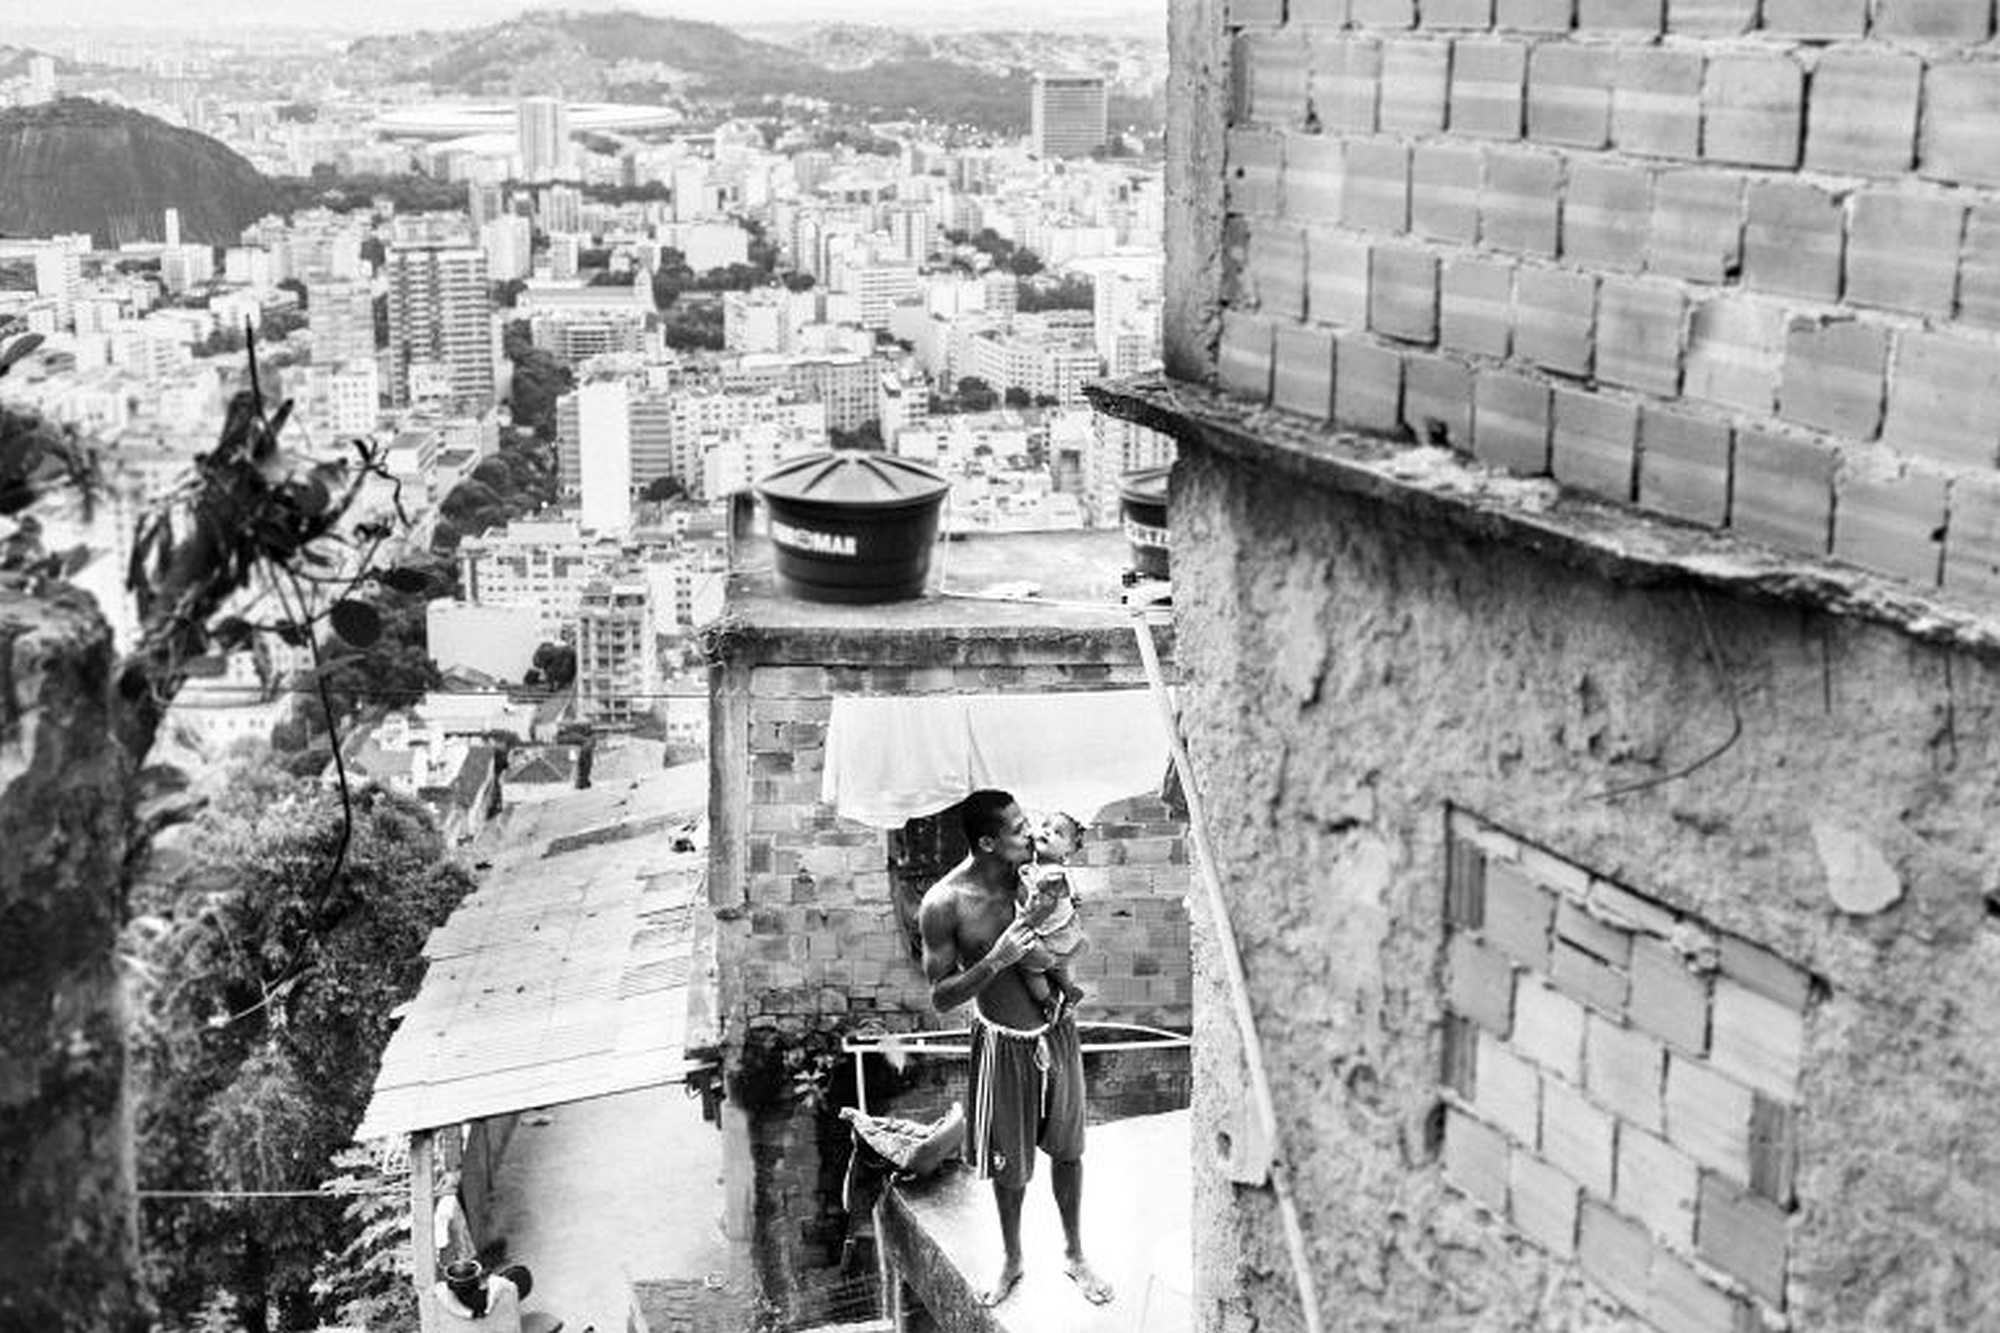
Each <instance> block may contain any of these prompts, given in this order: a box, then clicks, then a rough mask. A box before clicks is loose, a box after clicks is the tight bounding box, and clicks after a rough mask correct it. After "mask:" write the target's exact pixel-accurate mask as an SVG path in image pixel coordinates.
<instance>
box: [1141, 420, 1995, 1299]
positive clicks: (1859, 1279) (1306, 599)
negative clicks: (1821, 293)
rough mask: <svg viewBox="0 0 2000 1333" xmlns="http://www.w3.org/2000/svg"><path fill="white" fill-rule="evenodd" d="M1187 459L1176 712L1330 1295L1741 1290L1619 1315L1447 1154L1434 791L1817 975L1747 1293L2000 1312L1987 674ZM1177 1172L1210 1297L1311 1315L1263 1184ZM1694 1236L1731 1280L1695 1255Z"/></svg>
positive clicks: (1229, 1045)
mask: <svg viewBox="0 0 2000 1333" xmlns="http://www.w3.org/2000/svg"><path fill="white" fill-rule="evenodd" d="M1176 487H1177V490H1176V496H1175V508H1174V523H1175V530H1176V537H1177V545H1176V551H1175V559H1176V570H1175V578H1176V585H1177V586H1176V603H1177V606H1178V608H1179V624H1178V627H1177V628H1178V633H1179V638H1178V645H1179V646H1178V657H1179V661H1180V665H1181V670H1182V672H1183V677H1184V679H1185V680H1186V681H1187V682H1188V684H1187V689H1188V692H1189V700H1188V706H1187V709H1186V717H1187V718H1188V720H1189V721H1188V725H1189V728H1190V731H1191V747H1192V750H1193V754H1194V760H1195V764H1196V767H1197V770H1198V774H1199V777H1200V781H1201V784H1202V789H1203V791H1204V793H1205V795H1206V798H1207V800H1208V803H1209V807H1210V817H1211V824H1212V828H1211V829H1210V832H1211V834H1212V836H1213V838H1214V841H1215V843H1216V846H1217V848H1218V852H1219V860H1220V863H1221V868H1222V873H1223V876H1224V878H1225V880H1226V881H1227V883H1228V885H1229V891H1230V896H1231V905H1232V913H1233V916H1234V920H1235V924H1236V929H1237V932H1238V934H1239V936H1240V938H1241V942H1242V947H1243V954H1244V960H1243V961H1244V964H1245V968H1246V970H1247V972H1248V975H1249V977H1250V978H1251V985H1252V988H1253V991H1254V997H1255V1007H1256V1010H1257V1014H1258V1017H1259V1020H1260V1024H1261V1026H1262V1028H1263V1033H1264V1037H1263V1040H1264V1044H1265V1050H1266V1056H1267V1060H1268V1063H1269V1067H1270V1069H1271V1070H1272V1074H1273V1078H1274V1081H1275V1085H1276V1087H1275V1090H1276V1099H1277V1103H1278V1107H1279V1115H1280V1120H1281V1123H1282V1130H1283V1134H1284V1137H1285V1139H1286V1141H1287V1142H1288V1143H1289V1144H1291V1145H1293V1153H1292V1157H1293V1159H1294V1161H1295V1163H1296V1168H1297V1171H1298V1173H1299V1184H1300V1195H1301V1198H1302V1200H1303V1205H1304V1215H1305V1216H1304V1221H1305V1228H1306V1231H1307V1234H1308V1235H1309V1237H1310V1248H1311V1253H1312V1257H1313V1263H1314V1266H1315V1269H1316V1272H1317V1277H1318V1286H1319V1290H1320V1291H1321V1292H1322V1293H1324V1294H1325V1299H1324V1304H1325V1306H1326V1308H1325V1310H1324V1314H1325V1317H1326V1326H1327V1327H1329V1328H1337V1329H1385V1330H1386V1329H1407V1328H1417V1327H1465V1328H1470V1327H1478V1328H1500V1327H1520V1328H1537V1329H1612V1328H1617V1329H1640V1328H1649V1327H1650V1328H1663V1329H1673V1330H1679V1329H1709V1328H1714V1329H1716V1330H1717V1333H1737V1330H1738V1329H1740V1328H1741V1327H1743V1325H1741V1324H1739V1323H1737V1322H1736V1321H1737V1320H1739V1319H1740V1318H1742V1317H1744V1316H1743V1314H1742V1311H1743V1310H1744V1309H1746V1308H1747V1307H1746V1306H1744V1305H1742V1304H1741V1303H1736V1302H1727V1301H1725V1302H1722V1303H1720V1304H1716V1303H1709V1304H1689V1305H1687V1306H1684V1307H1683V1306H1674V1305H1673V1304H1672V1302H1654V1303H1653V1304H1651V1305H1649V1306H1648V1309H1647V1315H1648V1317H1647V1318H1643V1319H1642V1318H1641V1317H1640V1316H1639V1315H1637V1314H1635V1313H1633V1312H1632V1311H1631V1310H1630V1309H1629V1308H1627V1307H1628V1306H1629V1305H1631V1304H1639V1303H1645V1302H1648V1301H1653V1297H1652V1296H1650V1295H1648V1294H1647V1292H1648V1291H1650V1290H1651V1289H1649V1288H1642V1290H1641V1291H1639V1292H1626V1291H1614V1290H1612V1289H1610V1288H1608V1287H1607V1286H1606V1285H1605V1284H1604V1283H1603V1282H1602V1281H1601V1280H1594V1279H1593V1278H1592V1277H1587V1276H1585V1266H1584V1265H1580V1264H1579V1263H1577V1262H1576V1261H1574V1260H1572V1259H1570V1258H1568V1257H1565V1256H1563V1255H1562V1254H1560V1253H1559V1252H1557V1251H1556V1250H1552V1249H1551V1246H1550V1242H1549V1240H1548V1238H1547V1237H1543V1238H1540V1239H1536V1238H1531V1234H1530V1233H1529V1231H1527V1230H1526V1229H1524V1228H1523V1227H1522V1225H1521V1223H1520V1221H1519V1219H1518V1218H1517V1219H1515V1221H1514V1222H1513V1223H1512V1224H1509V1223H1508V1222H1507V1221H1503V1220H1502V1217H1503V1215H1504V1214H1503V1213H1502V1212H1501V1211H1500V1209H1499V1208H1498V1207H1497V1202H1498V1201H1497V1199H1494V1198H1489V1199H1488V1200H1487V1203H1486V1204H1485V1205H1482V1204H1481V1203H1480V1202H1479V1201H1478V1200H1477V1199H1476V1198H1474V1197H1472V1196H1471V1195H1469V1194H1468V1193H1467V1192H1466V1188H1465V1187H1467V1182H1466V1180H1464V1179H1463V1178H1462V1177H1461V1179H1460V1181H1459V1184H1458V1185H1456V1186H1455V1185H1453V1184H1452V1183H1450V1182H1449V1179H1448V1176H1449V1173H1448V1171H1447V1169H1446V1164H1445V1163H1444V1162H1443V1161H1442V1160H1441V1154H1442V1152H1443V1150H1444V1148H1445V1145H1446V1141H1447V1138H1448V1135H1449V1133H1450V1132H1451V1131H1450V1130H1449V1129H1448V1127H1447V1122H1446V1117H1445V1114H1444V1112H1445V1108H1446V1107H1447V1106H1448V1105H1450V1104H1451V1103H1452V1094H1449V1093H1447V1092H1446V1091H1445V1090H1444V1087H1443V1083H1444V1079H1445V1070H1444V1067H1443V1060H1444V1054H1445V1050H1444V1047H1445V1034H1446V1032H1447V1031H1448V1030H1449V1027H1450V1022H1449V1020H1450V1017H1451V1014H1452V1012H1453V1009H1452V1006H1451V1005H1450V1004H1448V999H1447V995H1448V992H1447V987H1448V985H1449V984H1450V973H1449V972H1448V968H1447V961H1446V951H1447V941H1448V938H1449V936H1450V930H1449V925H1448V922H1447V919H1446V913H1445V907H1446V887H1447V882H1448V868H1447V860H1448V857H1447V808H1448V806H1453V805H1455V806H1457V807H1462V808H1464V809H1466V810H1469V811H1476V812H1478V814H1479V815H1480V816H1482V817H1483V819H1484V820H1485V821H1489V822H1490V823H1491V824H1493V825H1497V826H1499V827H1500V828H1504V829H1506V830H1508V831H1510V832H1511V833H1513V834H1515V835H1518V836H1519V837H1520V838H1522V839H1526V840H1529V841H1530V842H1532V843H1534V844H1538V845H1539V846H1540V847H1542V848H1545V849H1547V850H1548V851H1549V852H1550V853H1552V854H1553V855H1554V856H1555V857H1558V858H1560V859H1561V860H1562V861H1565V862H1568V863H1571V864H1572V865H1574V866H1580V867H1585V868H1587V869H1588V870H1589V871H1590V872H1593V873H1595V874H1597V875H1601V876H1603V877H1605V878H1606V879H1608V880H1613V881H1616V882H1617V883H1619V884H1622V885H1625V886H1628V887H1629V888H1631V889H1633V890H1635V891H1637V892H1639V893H1642V894H1644V895H1646V896H1647V897H1649V898H1651V899H1653V900H1655V901H1656V902H1657V903H1659V904H1661V905H1663V907H1664V908H1665V909H1666V910H1668V911H1670V912H1671V913H1674V914H1677V915H1679V916H1683V917H1686V918H1688V919H1689V920H1691V921H1695V922H1699V923H1701V924H1702V925H1703V927H1704V928H1706V929H1708V930H1711V931H1713V932H1717V933H1718V934H1725V935H1728V936H1732V937H1734V938H1736V939H1738V940H1740V941H1743V942H1747V943H1749V944H1752V945H1755V946H1757V947H1758V948H1760V949H1763V950H1768V951H1769V952H1770V953H1771V954H1772V955H1775V956H1776V957H1778V958H1780V959H1783V960H1787V961H1788V963H1789V964H1790V965H1791V966H1792V967H1795V968H1797V969H1798V970H1799V972H1800V974H1803V975H1808V976H1810V977H1811V978H1812V979H1813V980H1812V982H1811V984H1810V991H1811V994H1810V996H1809V999H1808V1002H1807V1006H1806V1009H1805V1019H1804V1024H1803V1030H1802V1032H1801V1034H1800V1043H1801V1048H1800V1052H1799V1056H1798V1062H1799V1066H1800V1068H1799V1075H1798V1080H1797V1094H1796V1096H1797V1103H1796V1132H1797V1154H1796V1164H1797V1167H1796V1179H1795V1181H1794V1182H1793V1186H1794V1192H1795V1196H1796V1207H1795V1208H1794V1209H1793V1210H1791V1211H1789V1212H1786V1213H1785V1214H1784V1215H1783V1218H1782V1222H1781V1230H1782V1233H1783V1244H1784V1246H1785V1250H1786V1253H1785V1254H1784V1255H1783V1256H1782V1257H1781V1258H1780V1259H1779V1261H1778V1262H1779V1270H1778V1271H1779V1277H1778V1287H1777V1290H1776V1292H1775V1299H1774V1301H1773V1302H1770V1303H1771V1304H1775V1305H1777V1306H1781V1307H1782V1309H1783V1311H1784V1313H1785V1315H1786V1317H1787V1318H1789V1319H1790V1320H1791V1321H1792V1322H1791V1326H1792V1327H1796V1328H1810V1329H1814V1330H1823V1331H1826V1333H1844V1331H1848V1330H1852V1331H1853V1333H1861V1331H1862V1330H1875V1329H1883V1328H1960V1327H1965V1328H1969V1327H1978V1326H1980V1325H1981V1324H1982V1322H1985V1321H1988V1320H1989V1319H1990V1312H1991V1311H1992V1310H1994V1309H2000V1276H1996V1275H1995V1273H1994V1272H1993V1271H1992V1266H1991V1264H1990V1263H1989V1262H1987V1260H1988V1258H1989V1257H1990V1255H1991V1254H1992V1253H1993V1249H1994V1246H1995V1244H1996V1242H2000V1224H1996V1222H1995V1220H1994V1213H1993V1210H1992V1209H1991V1207H1990V1206H1988V1204H1987V1202H1986V1201H1987V1200H1990V1199H1991V1198H1992V1197H1994V1196H1995V1193H1996V1191H2000V1146H1996V1145H2000V1099H1996V1098H1994V1097H1993V1096H1992V1095H1991V1089H1992V1087H1994V1086H1995V1083H1996V1080H2000V1040H1996V1037H2000V1032H1997V1031H1996V1027H1995V1021H1994V1019H1993V1017H1992V1015H1991V1013H1990V1009H1991V1006H1989V1005H1985V1004H1983V1003H1982V1002H1981V1000H1980V997H1983V996H1987V995H1990V994H1992V993H1994V989H1995V986H1996V984H2000V933H1996V931H1995V929H1994V927H1993V925H1992V921H1991V918H1990V916H1989V912H1988V909H1987V906H1986V902H1985V894H1986V893H1987V892H1988V891H1990V890H1991V888H1992V887H1993V885H1994V882H1995V881H1994V875H1993V871H1992V866H1993V865H1994V864H1995V859H1996V853H2000V846H1996V841H2000V833H1996V832H1995V830H1996V829H2000V823H1996V820H1995V815H1996V810H1995V804H1996V796H1995V789H1994V786H1993V783H1992V780H1991V774H1992V772H1993V771H1994V767H1995V764H1996V762H2000V739H1996V737H2000V729H1996V724H2000V669H1996V667H1995V666H1994V664H1992V663H1990V662H1986V661H1980V660H1974V659H1972V658H1969V657H1966V656H1963V655H1959V656H1954V655H1950V654H1947V653H1945V652H1944V651H1942V650H1938V649H1934V648H1929V647H1925V646H1922V645H1919V644H1915V643H1913V642H1912V641H1910V640H1909V639H1907V638H1904V637H1902V636H1900V635H1898V634H1896V633H1894V632H1892V631H1889V630H1886V629H1879V628H1873V627H1868V626H1862V625H1857V624H1855V623H1853V622H1846V621H1840V620H1837V619H1833V618H1827V617H1821V616H1817V615H1809V614H1804V613H1799V612H1794V611H1788V610H1777V609H1773V608H1771V607H1770V606H1768V605H1763V604H1749V603H1735V602H1725V601H1721V600H1717V599H1713V598H1711V599H1708V600H1706V601H1697V600H1696V599H1695V598H1694V597H1692V596H1691V595H1690V594H1688V593H1686V592H1684V591H1682V592H1677V591H1672V590H1658V589H1655V590H1645V591H1640V590H1633V589H1625V588H1620V587H1617V586H1613V585H1611V584H1608V583H1605V582H1603V581H1601V580H1598V579H1595V578H1593V577H1590V576H1587V575H1584V574H1581V573H1579V572H1576V571H1574V570H1571V569H1569V568H1567V567H1564V566H1560V565H1557V564H1555V563H1552V562H1550V561H1547V560H1544V559H1542V558H1540V557H1536V556H1533V555H1531V554H1528V553H1525V552H1522V551H1518V550H1516V549H1513V548H1511V547H1502V546H1498V545H1490V544H1485V543H1474V542H1470V541H1467V540H1461V539H1458V538H1455V537H1449V536H1441V535H1439V534H1437V533H1435V532H1431V531H1425V530H1424V529H1423V528H1422V527H1421V526H1420V525H1417V524H1413V523H1411V522H1410V521H1409V520H1407V519H1405V518H1403V517H1401V516H1398V515H1395V514H1391V513H1389V512H1387V511H1384V510H1382V509H1380V508H1379V507H1377V506H1375V505H1373V504H1371V503H1370V502H1368V501H1365V500H1359V499H1354V498H1351V497H1346V496H1341V495H1333V494H1315V493H1313V492H1312V491H1311V490H1309V489H1301V488H1299V487H1298V486H1296V485H1295V484H1292V483H1290V482H1288V481H1281V480H1273V479H1270V478H1268V477H1265V476H1262V475H1259V474H1258V472H1257V471H1256V470H1255V469H1254V468H1250V467H1246V466H1244V465H1242V464H1238V463H1230V462H1226V461H1223V460H1220V459H1218V458H1216V457H1215V456H1213V455H1210V454H1208V453H1206V452H1205V451H1202V450H1198V449H1196V450H1184V452H1183V455H1182V462H1181V465H1180V470H1179V472H1178V474H1177V478H1176ZM1711 644H1712V645H1713V646H1712V647H1711ZM1737 716H1740V718H1741V724H1742V726H1741V735H1740V736H1739V737H1738V738H1737V739H1736V740H1735V741H1734V742H1733V743H1731V744H1728V745H1727V747H1726V748H1723V745H1724V742H1725V741H1727V740H1728V739H1729V737H1730V735H1731V732H1732V729H1733V724H1734V719H1735V718H1736V717H1737ZM1718 750H1720V753H1719V754H1716V755H1715V757H1714V758H1713V759H1711V760H1709V761H1708V762H1706V763H1705V764H1701V765H1700V766H1698V767H1692V771H1687V772H1684V773H1683V770H1686V769H1689V768H1690V767H1691V766H1695V765H1696V764H1697V761H1699V760H1702V759H1703V758H1704V757H1705V756H1709V755H1711V754H1715V752H1717V751H1718ZM1646 781H1651V782H1653V783H1654V785H1651V786H1646V787H1643V788H1639V789H1635V790H1631V791H1629V792H1627V793H1626V794H1623V795H1616V796H1607V793H1608V792H1612V791H1614V790H1615V789H1618V788H1621V787H1627V786H1630V785H1631V784H1634V783H1639V782H1646ZM1195 934H1196V950H1197V962H1196V981H1197V1020H1196V1028H1197V1033H1196V1035H1197V1043H1196V1051H1197V1070H1196V1098H1195V1115H1196V1134H1195V1141H1196V1142H1197V1143H1210V1142H1214V1141H1215V1140H1216V1136H1217V1134H1219V1133H1225V1132H1228V1131H1230V1130H1231V1129H1232V1128H1233V1127H1235V1126H1237V1125H1240V1124H1241V1122H1242V1119H1243V1111H1244V1105H1245V1100H1246V1094H1245V1093H1244V1091H1243V1086H1244V1084H1243V1078H1242V1074H1241V1070H1240V1067H1239V1066H1238V1065H1237V1063H1236V1060H1237V1054H1236V1049H1235V1044H1234V1038H1233V1036H1232V1034H1231V1031H1230V1028H1229V1023H1228V1018H1227V1010H1226V1008H1225V1007H1224V1003H1223V997H1222V993H1221V991H1220V988H1219V985H1218V984H1217V983H1216V982H1215V980H1214V977H1215V976H1216V973H1215V969H1214V958H1213V953H1212V950H1213V940H1212V938H1211V937H1210V936H1209V934H1208V932H1207V931H1206V929H1205V925H1204V923H1202V922H1201V921H1200V920H1199V919H1197V923H1196V932H1195ZM1725 962H1726V959H1725ZM1724 975H1726V973H1725V974H1724ZM1517 981H1518V984H1520V985H1523V986H1525V985H1528V984H1530V983H1531V981H1532V978H1530V977H1529V976H1528V974H1527V973H1526V972H1521V973H1518V974H1517ZM1533 984H1536V985H1539V984H1540V983H1539V982H1533ZM1717 984H1718V986H1719V985H1720V983H1719V982H1718V983H1717ZM1546 1123H1547V1122H1546V1121H1544V1123H1543V1132H1544V1133H1545V1132H1546ZM1613 1132H1622V1131H1613ZM1197 1179H1198V1198H1197V1217H1198V1219H1200V1220H1199V1221H1198V1235H1197V1247H1198V1254H1199V1261H1198V1267H1199V1270H1200V1271H1199V1284H1200V1292H1201V1309H1202V1327H1204V1328H1208V1329H1228V1330H1230V1331H1231V1333H1244V1330H1248V1329H1255V1328H1261V1329H1264V1330H1274V1329H1286V1330H1289V1329H1294V1328H1297V1327H1299V1321H1298V1313H1297V1310H1296V1306H1295V1299H1294V1296H1293V1291H1292V1286H1291V1281H1290V1277H1289V1271H1288V1266H1287V1261H1286V1252H1285V1247H1284V1244H1283V1240H1282V1235H1281V1232H1280V1230H1279V1226H1278V1220H1277V1215H1276V1212H1275V1210H1274V1208H1273V1207H1272V1203H1271V1199H1270V1196H1269V1194H1268V1192H1266V1191H1264V1190H1259V1189H1251V1188H1241V1187H1236V1186H1231V1185H1229V1184H1227V1183H1226V1181H1225V1180H1224V1177H1223V1170H1222V1165H1221V1163H1220V1162H1219V1161H1218V1160H1216V1159H1215V1158H1213V1157H1210V1156H1207V1155H1204V1156H1203V1157H1202V1158H1201V1160H1200V1161H1199V1162H1198V1163H1197ZM1475 1192H1476V1191H1475ZM1642 1238H1643V1237H1642ZM1687 1267H1688V1269H1689V1271H1692V1272H1694V1273H1695V1274H1696V1275H1697V1276H1699V1277H1700V1278H1702V1280H1703V1281H1707V1282H1711V1283H1712V1284H1713V1285H1714V1286H1715V1288H1716V1289H1718V1290H1720V1291H1722V1292H1724V1293H1726V1294H1727V1293H1736V1294H1737V1295H1739V1296H1745V1297H1747V1296H1748V1295H1749V1294H1750V1293H1748V1292H1747V1291H1746V1290H1745V1288H1744V1287H1743V1285H1742V1284H1740V1283H1735V1282H1734V1280H1733V1279H1732V1278H1731V1276H1730V1275H1729V1274H1728V1273H1726V1272H1721V1271H1718V1270H1717V1269H1716V1268H1715V1266H1714V1265H1712V1264H1706V1263H1704V1262H1702V1261H1701V1259H1700V1256H1699V1255H1696V1256H1694V1257H1693V1258H1691V1259H1689V1260H1688V1263H1687ZM1602 1276H1603V1274H1602V1272H1601V1271H1600V1273H1599V1274H1598V1275H1597V1278H1598V1279H1601V1278H1602ZM1621 1302H1623V1303H1621Z"/></svg>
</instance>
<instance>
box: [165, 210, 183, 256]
mask: <svg viewBox="0 0 2000 1333" xmlns="http://www.w3.org/2000/svg"><path fill="white" fill-rule="evenodd" d="M166 232H167V248H168V249H169V250H171V249H173V248H174V247H175V246H177V245H179V244H180V243H181V211H180V210H179V209H178V208H170V209H168V210H167V216H166Z"/></svg>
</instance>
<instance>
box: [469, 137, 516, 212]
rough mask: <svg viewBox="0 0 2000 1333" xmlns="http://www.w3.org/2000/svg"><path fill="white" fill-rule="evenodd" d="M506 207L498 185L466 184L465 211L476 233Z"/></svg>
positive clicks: (478, 182) (483, 183)
mask: <svg viewBox="0 0 2000 1333" xmlns="http://www.w3.org/2000/svg"><path fill="white" fill-rule="evenodd" d="M517 114H518V113H517ZM504 206H505V198H504V196H503V195H502V194H501V191H500V187H499V186H498V185H496V184H494V183H492V182H491V181H478V180H472V181H467V182H466V183H465V211H466V212H467V213H468V214H470V215H471V217H472V229H473V230H474V231H478V230H479V229H480V228H481V227H484V226H485V225H486V224H487V223H489V222H491V221H492V220H493V219H494V218H497V217H499V216H500V210H501V209H502V208H503V207H504Z"/></svg>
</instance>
